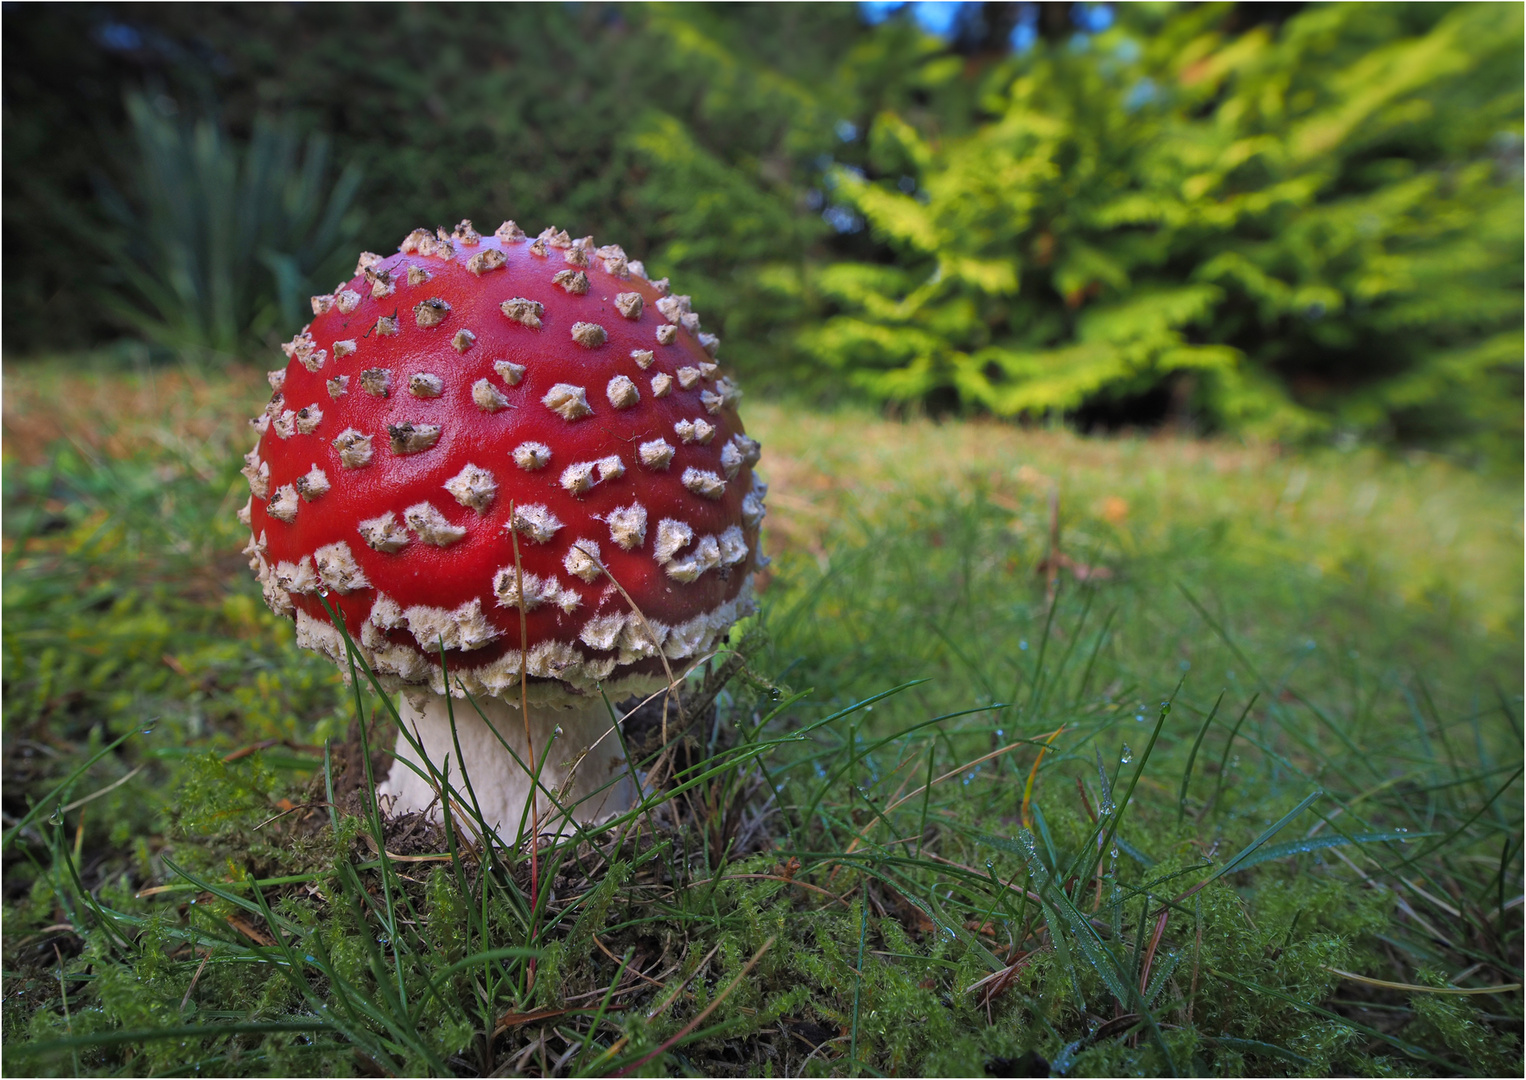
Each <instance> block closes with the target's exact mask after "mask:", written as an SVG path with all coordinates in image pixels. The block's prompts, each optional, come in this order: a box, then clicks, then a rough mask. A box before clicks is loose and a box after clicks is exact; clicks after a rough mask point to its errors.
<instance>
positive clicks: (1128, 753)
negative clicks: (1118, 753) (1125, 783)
mask: <svg viewBox="0 0 1526 1080" xmlns="http://www.w3.org/2000/svg"><path fill="white" fill-rule="evenodd" d="M1120 760H1121V761H1122V762H1123V763H1124V764H1125V765H1127V764H1128V763H1129V762H1131V761H1133V760H1134V751H1133V750H1131V749H1130V748H1129V744H1128V743H1124V744H1123V757H1122V758H1121V759H1120Z"/></svg>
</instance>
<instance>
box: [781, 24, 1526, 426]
mask: <svg viewBox="0 0 1526 1080" xmlns="http://www.w3.org/2000/svg"><path fill="white" fill-rule="evenodd" d="M1121 14H1122V15H1123V17H1124V18H1125V20H1127V19H1129V18H1130V17H1131V16H1130V14H1129V9H1128V8H1127V7H1124V8H1122V9H1121ZM1148 17H1150V16H1149V14H1148V13H1144V14H1140V15H1138V16H1134V18H1135V20H1136V21H1135V24H1133V25H1130V24H1127V22H1126V24H1125V25H1121V26H1119V27H1117V28H1115V29H1113V30H1110V31H1108V32H1107V33H1105V34H1101V35H1098V36H1096V37H1092V38H1081V37H1077V38H1076V39H1075V40H1074V41H1073V42H1072V43H1071V44H1070V45H1069V46H1067V45H1064V44H1061V45H1058V46H1054V45H1051V46H1045V45H1044V44H1042V43H1041V44H1040V45H1039V46H1038V48H1036V49H1035V50H1034V51H1033V52H1032V53H1030V54H1029V55H1028V56H1026V57H1017V58H1014V59H1013V60H1012V61H1010V62H1008V63H1007V64H1005V65H1002V66H999V67H997V68H995V69H993V70H992V71H991V72H990V73H989V74H988V75H987V77H986V83H985V86H984V91H985V92H984V97H983V99H982V101H981V107H982V108H983V110H984V112H985V114H986V115H985V119H984V120H983V121H982V122H981V123H979V124H978V126H976V127H975V128H974V129H973V130H971V131H969V132H967V133H963V134H957V135H951V136H950V135H940V134H939V133H938V132H937V131H936V130H928V127H929V125H921V126H918V125H915V124H913V123H909V122H908V121H907V120H906V119H904V118H903V116H902V115H900V114H898V113H897V112H893V111H886V112H882V113H881V114H880V115H879V116H878V118H877V119H876V120H875V121H874V124H873V128H872V131H871V133H870V161H871V173H870V174H869V175H868V176H866V175H865V174H864V173H863V172H861V171H859V170H856V169H851V168H839V169H838V170H836V172H835V173H834V180H835V185H836V186H835V191H834V196H835V198H836V199H837V200H838V201H839V202H840V203H842V204H846V205H847V206H849V207H851V208H852V209H853V210H855V211H856V212H857V213H859V214H860V215H862V217H863V219H865V221H866V222H867V226H868V228H869V229H870V231H871V233H872V236H873V237H874V238H875V239H876V240H878V241H879V242H881V244H883V246H884V248H885V249H887V255H888V258H886V259H883V260H882V261H869V260H867V259H864V260H859V261H849V262H837V263H834V264H831V265H828V266H825V267H824V268H822V269H820V270H819V271H817V272H816V273H815V274H814V275H813V276H812V280H813V284H814V286H815V288H816V289H817V290H819V292H820V293H821V294H823V295H824V296H825V297H826V298H827V300H828V301H829V302H830V303H831V304H832V305H833V310H834V311H835V313H834V314H832V315H831V317H829V318H827V319H825V320H824V321H822V322H821V323H820V324H818V325H814V326H810V327H808V328H806V329H804V330H803V331H802V334H801V339H800V340H801V342H802V344H803V345H804V346H805V348H806V349H807V350H808V351H809V352H810V353H812V354H814V355H815V356H816V357H817V358H819V359H820V360H821V361H824V362H825V363H827V364H828V365H831V366H832V367H835V368H837V369H840V370H841V371H842V372H843V373H844V374H845V375H846V376H847V378H848V379H850V380H851V381H852V382H853V383H854V384H855V385H857V386H859V387H862V388H863V389H864V390H867V391H868V392H869V393H871V394H873V395H875V396H877V397H879V398H882V399H885V400H889V401H898V402H927V401H929V400H937V399H938V398H939V397H940V396H944V397H946V396H948V395H950V394H953V395H957V399H958V402H959V403H961V404H962V405H963V406H964V407H971V408H975V409H979V410H988V411H990V412H992V413H995V414H998V415H1002V416H1029V417H1041V416H1044V415H1047V414H1056V413H1064V412H1066V411H1069V410H1073V409H1075V408H1076V407H1078V406H1080V405H1082V403H1084V402H1087V401H1094V400H1097V399H1098V398H1099V397H1101V398H1106V397H1108V396H1121V395H1125V394H1129V393H1134V392H1138V391H1141V390H1144V389H1147V388H1149V387H1152V386H1158V385H1160V384H1161V383H1162V382H1163V381H1166V380H1171V381H1172V382H1173V383H1174V384H1175V385H1176V386H1178V387H1179V388H1182V389H1184V390H1188V391H1190V392H1191V393H1192V395H1193V399H1192V404H1193V406H1194V407H1195V410H1196V411H1197V412H1198V414H1199V415H1200V416H1203V417H1205V418H1207V419H1208V420H1209V421H1210V422H1212V423H1217V424H1220V425H1225V426H1230V427H1237V428H1241V429H1258V428H1259V429H1261V430H1263V431H1265V432H1267V433H1270V434H1275V435H1279V436H1287V435H1291V434H1297V433H1300V432H1305V433H1306V432H1311V431H1320V430H1324V429H1328V428H1331V427H1340V428H1346V429H1350V430H1365V431H1374V430H1376V431H1383V430H1385V429H1386V430H1387V431H1388V432H1394V431H1395V430H1396V429H1397V433H1399V434H1406V433H1409V434H1421V435H1437V434H1440V435H1445V436H1462V437H1469V436H1472V437H1482V438H1489V437H1492V438H1495V439H1499V438H1501V437H1505V438H1507V439H1508V438H1513V437H1518V431H1519V411H1520V402H1519V385H1520V364H1521V351H1522V340H1521V318H1522V312H1521V281H1522V277H1521V255H1520V253H1521V243H1522V214H1521V173H1520V146H1521V140H1520V132H1521V115H1520V114H1521V104H1522V96H1521V76H1520V72H1521V62H1520V57H1521V11H1520V9H1519V8H1518V7H1513V6H1512V7H1503V6H1495V5H1467V6H1462V7H1458V8H1453V9H1449V10H1442V11H1438V10H1436V9H1432V10H1430V11H1428V12H1419V11H1414V10H1406V9H1402V8H1394V7H1388V6H1383V5H1352V6H1343V5H1342V6H1331V7H1315V8H1311V9H1307V10H1305V11H1304V12H1303V13H1300V14H1299V15H1297V16H1296V17H1295V18H1293V19H1291V20H1289V21H1288V22H1287V23H1285V24H1283V25H1282V26H1281V27H1280V28H1270V27H1258V28H1254V29H1251V30H1249V31H1247V32H1244V33H1240V34H1237V35H1226V34H1224V33H1222V32H1220V31H1219V30H1218V29H1216V27H1217V26H1220V25H1222V24H1223V22H1224V20H1223V12H1222V11H1216V10H1214V9H1213V7H1212V6H1211V5H1210V6H1207V7H1204V8H1201V9H1195V10H1192V9H1189V10H1185V11H1178V12H1177V13H1175V14H1172V15H1170V16H1169V17H1167V18H1165V19H1163V20H1160V21H1158V22H1157V23H1155V24H1154V25H1150V26H1145V25H1140V24H1139V23H1140V20H1143V19H1145V18H1148ZM1465 418H1468V419H1465ZM1470 424H1471V428H1472V430H1464V429H1466V428H1469V426H1470ZM1425 425H1431V426H1433V427H1439V428H1442V429H1447V430H1442V431H1425V430H1419V431H1416V430H1414V429H1416V428H1423V427H1424V426H1425Z"/></svg>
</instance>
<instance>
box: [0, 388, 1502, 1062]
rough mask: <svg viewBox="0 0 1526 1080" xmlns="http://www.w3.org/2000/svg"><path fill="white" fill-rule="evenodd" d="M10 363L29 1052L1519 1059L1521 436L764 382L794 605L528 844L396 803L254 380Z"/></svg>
mask: <svg viewBox="0 0 1526 1080" xmlns="http://www.w3.org/2000/svg"><path fill="white" fill-rule="evenodd" d="M4 375H5V399H4V408H5V413H4V455H5V458H4V462H5V463H4V504H3V509H4V515H5V516H4V570H5V575H4V585H3V588H4V623H3V644H4V781H5V786H4V813H5V818H4V826H5V841H4V843H5V848H4V870H5V878H4V903H5V907H4V984H5V999H4V1000H5V1004H4V1009H3V1016H0V1022H3V1037H4V1044H5V1049H6V1057H5V1065H4V1068H5V1071H6V1072H7V1074H11V1075H31V1074H37V1073H44V1074H50V1075H83V1074H90V1075H117V1074H125V1075H186V1074H193V1073H199V1074H202V1075H223V1074H229V1075H235V1074H236V1075H272V1074H273V1075H287V1074H303V1075H305V1074H310V1073H322V1074H343V1075H352V1074H356V1073H359V1074H363V1075H417V1074H425V1073H430V1074H456V1075H494V1074H508V1073H512V1072H530V1073H537V1074H543V1075H551V1074H556V1075H574V1074H576V1075H585V1074H586V1075H606V1074H626V1075H673V1074H703V1075H753V1074H769V1075H789V1076H798V1075H853V1074H856V1075H890V1074H897V1075H918V1074H946V1075H996V1076H1025V1075H1050V1073H1051V1072H1053V1073H1054V1074H1056V1075H1071V1076H1082V1075H1129V1074H1151V1075H1165V1074H1187V1073H1210V1074H1216V1075H1218V1074H1223V1075H1244V1074H1254V1075H1306V1074H1314V1075H1322V1074H1325V1075H1328V1074H1343V1075H1352V1074H1383V1075H1392V1074H1399V1075H1443V1074H1445V1075H1452V1074H1456V1075H1477V1074H1480V1073H1482V1074H1488V1075H1507V1074H1508V1075H1519V1073H1520V1071H1521V1065H1522V1059H1521V1047H1520V1039H1519V1036H1520V1031H1521V1024H1522V1006H1521V989H1520V983H1521V982H1522V954H1521V945H1522V898H1521V897H1522V886H1523V881H1522V865H1523V864H1522V858H1521V844H1522V814H1521V805H1522V795H1523V788H1522V782H1521V758H1522V745H1521V743H1522V734H1521V712H1522V671H1521V662H1520V658H1521V650H1522V587H1523V577H1522V558H1521V548H1522V533H1521V520H1522V498H1521V485H1520V478H1519V476H1504V477H1500V476H1495V477H1490V476H1486V475H1481V474H1479V473H1477V472H1472V471H1468V470H1465V469H1462V468H1459V467H1457V466H1456V465H1453V464H1451V463H1449V462H1447V461H1445V460H1442V459H1439V458H1435V457H1431V456H1425V455H1410V456H1393V455H1388V454H1384V453H1380V452H1378V451H1375V450H1369V449H1351V450H1335V449H1330V450H1323V451H1305V452H1290V451H1281V450H1279V449H1278V448H1276V447H1274V446H1265V445H1243V444H1240V443H1237V442H1228V441H1215V440H1194V439H1190V438H1186V437H1179V436H1176V435H1170V434H1166V435H1156V436H1152V437H1134V436H1129V437H1117V438H1107V439H1083V438H1080V437H1078V436H1076V435H1074V434H1072V433H1069V432H1066V431H1064V430H1060V429H1054V430H1043V429H1037V430H1025V429H1021V428H1018V427H1015V426H1010V425H1003V424H996V423H991V422H980V421H972V422H946V423H936V422H933V421H925V420H914V421H905V422H901V421H887V420H885V419H882V418H879V417H877V416H876V415H874V414H872V413H869V412H864V411H855V410H852V409H843V410H840V411H825V412H824V411H811V410H807V409H804V408H803V407H800V406H796V405H792V404H789V403H784V402H773V401H761V400H755V399H753V398H749V399H748V400H747V401H746V402H744V405H743V415H744V418H745V419H746V421H747V423H748V425H749V431H750V433H752V434H753V435H755V436H756V437H758V438H759V439H760V440H761V441H762V443H763V446H764V450H763V460H762V463H761V465H760V471H761V472H762V474H763V475H764V477H765V478H766V479H767V480H768V481H769V483H770V485H771V491H770V496H769V506H770V517H769V519H768V521H767V523H766V525H765V546H766V549H767V551H768V553H769V555H770V556H772V558H773V560H774V562H773V565H772V566H771V567H770V569H769V570H768V571H767V572H766V576H765V577H764V579H763V580H761V581H760V582H759V587H760V596H761V600H762V602H763V603H762V607H763V610H762V612H761V614H760V615H759V616H758V617H757V618H756V619H754V620H750V621H749V623H747V624H746V625H744V626H742V627H739V628H738V630H737V631H735V632H734V634H733V637H732V642H731V646H732V651H731V652H729V653H728V654H725V655H722V656H718V657H716V658H715V660H714V661H713V662H711V663H710V664H709V665H707V667H706V668H705V669H702V670H699V671H696V672H694V673H692V674H691V676H690V680H689V684H688V690H689V693H688V695H687V697H686V702H687V703H688V707H687V708H686V711H685V716H684V719H685V720H687V721H692V723H691V724H690V726H689V734H688V735H687V736H686V738H687V740H688V742H687V750H686V757H684V760H685V761H686V762H687V763H689V767H688V770H687V771H686V772H681V773H679V775H678V777H677V778H676V780H677V782H676V786H674V787H670V788H669V789H668V790H666V791H664V792H663V793H661V794H660V795H659V796H657V797H654V799H653V805H652V806H650V807H648V808H647V810H646V811H644V812H643V813H641V814H639V815H638V816H636V817H634V818H632V819H631V820H630V821H628V822H625V823H624V824H623V825H622V826H620V827H618V828H614V829H611V830H608V831H604V832H601V833H598V834H590V835H586V836H583V837H580V838H579V839H578V840H577V842H575V843H569V844H566V845H563V846H562V847H560V848H557V849H555V850H552V851H546V850H543V851H541V852H540V853H539V856H538V859H537V861H536V863H535V865H534V867H533V870H532V867H531V865H530V860H529V859H528V857H527V855H526V853H525V852H523V851H515V850H513V849H497V850H483V849H481V848H479V847H477V846H476V845H474V844H473V843H472V841H471V830H470V829H469V828H466V829H462V828H457V827H455V826H452V827H448V828H443V829H433V830H430V829H425V830H415V831H413V832H412V833H405V832H404V831H403V830H400V829H399V828H398V827H396V826H395V825H392V824H389V823H387V822H385V821H382V820H381V819H380V816H379V815H378V814H377V813H376V809H375V805H374V801H368V800H367V799H366V798H365V793H366V791H367V785H366V783H365V779H364V774H365V766H366V763H367V762H368V761H370V762H371V763H372V765H373V767H384V762H383V761H382V758H381V756H380V755H368V754H367V753H366V752H365V749H364V748H363V746H362V745H361V740H362V738H364V739H366V740H370V741H374V742H375V743H379V744H380V745H390V743H391V735H390V732H389V731H388V727H387V725H388V714H387V712H386V707H385V704H384V703H383V701H382V699H381V698H380V696H378V695H376V694H372V693H369V692H367V691H365V690H364V689H362V690H361V691H359V692H356V691H353V690H351V689H350V688H347V687H346V686H345V685H344V684H343V682H342V681H341V679H340V678H339V675H338V673H336V672H335V671H334V670H333V669H332V667H331V666H330V665H328V664H327V663H326V662H324V661H320V660H319V659H317V658H315V657H313V656H310V655H307V654H304V653H301V652H299V651H298V650H297V649H296V647H295V645H294V643H293V640H292V638H293V635H292V630H291V626H290V624H289V623H287V622H285V621H284V620H280V619H277V618H276V617H275V616H273V615H271V614H270V613H269V612H267V611H266V610H265V608H264V606H263V604H262V603H261V601H260V599H259V593H258V588H257V586H256V584H255V582H254V581H253V578H252V575H251V574H250V573H249V572H248V570H247V568H246V566H245V564H244V559H243V557H242V556H240V555H239V549H240V547H241V546H242V544H243V541H244V539H245V537H244V536H243V535H242V534H243V530H242V527H241V526H240V525H239V524H238V523H237V521H236V520H235V517H234V513H235V511H236V509H237V507H238V506H239V505H241V504H242V502H243V500H244V486H243V481H242V479H241V478H240V477H239V475H238V471H237V470H238V465H239V464H240V455H241V454H242V453H243V451H244V450H246V449H247V446H248V444H250V443H251V441H252V434H251V433H250V432H249V430H248V428H247V427H246V426H245V425H244V419H245V418H246V417H247V416H248V415H251V414H252V413H253V412H254V410H255V409H256V407H257V405H258V404H259V403H260V402H261V401H263V400H264V397H265V396H266V394H267V393H268V390H266V389H265V387H264V380H263V376H262V374H261V373H260V372H258V371H254V370H242V369H240V370H236V371H234V372H232V373H229V374H216V375H213V374H205V373H203V374H198V373H195V372H190V371H181V370H176V369H167V368H138V369H134V368H131V367H124V366H122V365H119V364H110V363H106V362H100V363H98V364H96V365H94V366H91V365H89V364H84V365H81V364H79V363H66V362H64V361H62V360H60V361H58V362H29V363H26V364H21V363H14V364H9V365H7V367H6V369H5V373H4ZM363 683H364V680H361V683H360V684H358V685H362V686H363ZM358 714H359V715H360V716H363V717H364V718H365V720H366V721H367V722H366V723H360V722H357V715H358ZM367 745H370V743H369V742H368V743H367Z"/></svg>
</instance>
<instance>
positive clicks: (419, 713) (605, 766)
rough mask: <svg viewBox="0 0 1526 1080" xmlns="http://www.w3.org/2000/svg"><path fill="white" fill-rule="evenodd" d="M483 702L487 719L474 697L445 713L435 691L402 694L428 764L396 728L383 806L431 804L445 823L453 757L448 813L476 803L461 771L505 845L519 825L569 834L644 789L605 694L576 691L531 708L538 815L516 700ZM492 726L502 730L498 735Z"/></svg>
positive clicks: (381, 789)
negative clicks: (443, 783) (558, 704)
mask: <svg viewBox="0 0 1526 1080" xmlns="http://www.w3.org/2000/svg"><path fill="white" fill-rule="evenodd" d="M477 705H478V706H479V707H480V708H481V710H482V712H483V713H484V714H486V717H487V722H484V720H483V718H482V717H481V716H479V715H478V714H477V709H476V708H474V707H473V706H472V704H471V703H470V702H468V701H459V700H458V701H452V702H451V703H450V709H449V711H447V707H446V699H445V698H444V697H442V696H440V695H439V694H434V693H430V692H428V691H422V692H419V691H412V692H409V691H405V692H404V693H403V695H402V701H401V702H400V703H399V707H398V715H399V717H400V718H401V720H402V722H403V725H404V726H405V727H406V729H407V730H408V732H409V733H410V734H412V735H413V737H414V739H415V740H416V741H417V742H418V743H419V745H420V746H422V747H423V750H424V753H425V754H426V755H427V756H428V758H429V762H430V765H431V766H432V769H431V768H429V767H426V766H425V765H424V764H423V762H422V761H421V760H420V758H419V755H418V752H417V751H416V750H415V749H414V748H413V746H412V745H410V744H409V742H408V740H407V739H405V738H404V737H403V736H402V735H401V734H399V735H398V738H397V760H396V761H395V762H393V765H392V771H391V773H389V774H388V776H387V779H386V780H384V781H383V782H382V783H381V784H380V785H378V787H377V794H378V795H386V796H390V797H391V799H392V803H391V805H390V807H389V806H386V805H385V804H384V807H383V808H384V809H388V810H389V811H390V812H391V813H393V814H401V813H408V812H411V811H422V810H428V812H429V816H430V818H431V819H432V820H434V821H439V820H441V817H442V812H441V808H440V796H439V794H438V793H437V790H436V786H435V785H436V784H438V782H439V778H440V777H441V775H442V774H445V770H446V765H447V763H448V765H449V773H448V775H447V779H448V780H449V783H450V786H451V788H452V789H454V796H453V797H454V799H455V803H454V806H453V809H452V817H455V818H457V819H459V816H460V814H461V813H472V812H473V809H474V808H473V805H472V798H471V795H470V794H468V792H467V785H466V780H465V779H464V778H463V773H464V774H466V776H469V777H470V779H471V787H472V791H473V792H474V793H475V794H476V797H477V805H478V806H480V807H481V808H482V816H483V819H484V823H485V824H486V825H487V826H488V827H489V828H491V829H493V830H494V831H496V832H497V833H498V835H499V837H500V839H501V840H503V841H504V842H505V843H514V842H515V841H516V839H517V838H518V837H519V836H520V829H521V823H523V824H522V827H523V830H524V835H525V836H528V835H529V834H530V831H531V829H532V828H533V827H535V826H536V825H538V827H539V829H540V832H541V834H542V835H545V834H546V833H553V834H561V833H570V832H573V831H574V827H573V822H577V823H582V824H588V823H592V822H598V821H605V820H608V819H609V818H611V817H614V816H615V815H617V814H621V813H624V812H625V811H626V810H629V809H630V808H631V807H633V806H635V805H636V803H637V801H638V798H639V795H638V790H637V787H636V784H635V782H634V781H633V779H632V777H631V772H630V768H629V767H628V766H627V765H626V763H625V751H624V749H623V747H622V746H621V744H620V735H619V732H617V731H615V730H613V728H614V720H613V719H612V718H611V717H610V715H609V709H608V708H607V707H606V706H605V704H604V700H603V698H602V697H588V698H577V699H575V700H573V701H571V702H569V703H568V705H567V706H566V707H564V708H554V707H551V706H546V705H537V706H532V707H531V708H530V724H529V729H530V735H531V737H532V738H533V739H534V745H535V753H534V757H533V760H534V763H535V767H536V768H537V770H538V771H539V773H540V785H539V790H538V794H537V797H536V801H535V814H534V815H531V814H530V813H529V812H528V811H527V810H526V807H527V805H528V804H529V800H530V791H531V786H532V785H531V778H530V774H529V773H528V772H526V771H525V770H526V768H528V767H529V765H530V763H531V760H532V758H531V755H530V753H529V752H528V748H527V747H526V745H525V721H524V718H523V717H522V716H521V715H520V712H519V709H518V708H517V703H516V704H515V705H510V704H509V703H507V702H505V701H502V700H500V699H498V698H491V697H480V698H477ZM452 713H453V714H454V717H455V733H454V737H452V732H451V715H452ZM488 722H491V724H492V728H491V729H490V728H489V727H488ZM493 729H496V730H497V734H496V735H495V734H494V733H493ZM499 736H502V741H501V742H500V741H499ZM458 742H459V744H460V747H461V753H460V755H459V756H458V755H457V753H456V744H457V743H458ZM504 743H507V744H508V745H509V746H510V747H512V748H513V750H514V755H518V758H519V760H518V761H516V760H515V759H514V755H511V754H510V753H509V752H508V751H507V750H505V749H504V745H503V744H504ZM405 761H408V762H413V763H414V764H415V765H417V766H418V767H419V769H420V770H421V771H423V772H424V773H425V774H426V775H429V776H432V777H433V778H434V780H435V783H434V784H432V783H430V781H428V780H426V779H425V778H424V777H422V776H420V775H419V774H418V773H417V772H415V771H414V770H413V769H411V768H409V767H408V765H406V764H405V763H404V762H405ZM521 763H523V764H521ZM548 792H549V793H551V795H555V798H556V803H557V804H559V805H560V807H561V809H557V806H556V805H553V803H552V800H551V797H550V795H548ZM569 815H570V818H571V820H569ZM532 823H533V824H532ZM469 827H470V826H469Z"/></svg>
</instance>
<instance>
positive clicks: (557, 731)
mask: <svg viewBox="0 0 1526 1080" xmlns="http://www.w3.org/2000/svg"><path fill="white" fill-rule="evenodd" d="M565 734H566V732H564V731H563V730H562V725H561V724H557V725H556V727H554V728H552V729H551V737H552V738H553V739H560V738H561V737H562V736H563V735H565Z"/></svg>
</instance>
